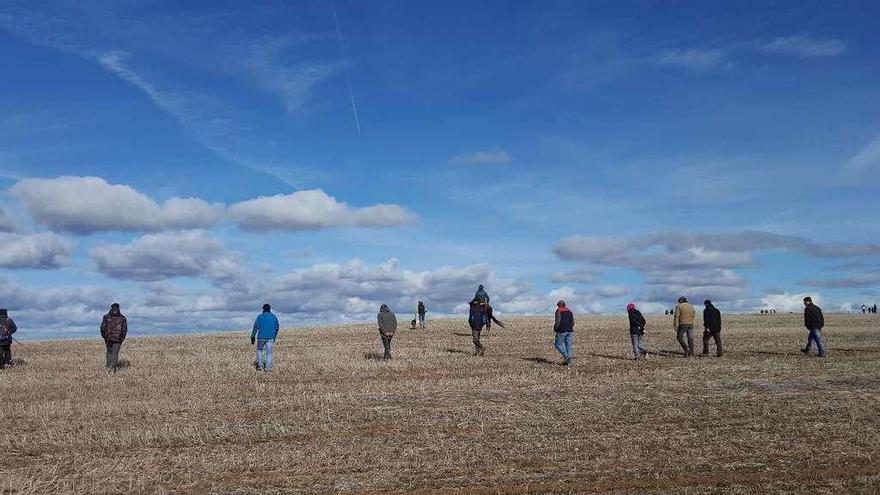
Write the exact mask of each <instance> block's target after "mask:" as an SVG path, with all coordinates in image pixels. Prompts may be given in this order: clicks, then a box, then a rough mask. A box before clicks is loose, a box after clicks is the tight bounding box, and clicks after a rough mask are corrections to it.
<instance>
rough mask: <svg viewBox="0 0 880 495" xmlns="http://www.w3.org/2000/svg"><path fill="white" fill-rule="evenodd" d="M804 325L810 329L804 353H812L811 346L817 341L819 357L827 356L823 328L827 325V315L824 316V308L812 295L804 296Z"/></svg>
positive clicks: (802, 350)
mask: <svg viewBox="0 0 880 495" xmlns="http://www.w3.org/2000/svg"><path fill="white" fill-rule="evenodd" d="M804 326H805V327H807V330H809V331H810V335H809V336H808V337H807V346H806V347H804V348H803V349H801V352H803V353H804V354H807V355H809V354H810V347H812V344H813V342H815V343H816V349H817V350H818V351H819V357H825V356H827V355H828V354H827V352H826V351H825V342H823V341H822V329H823V328H824V327H825V317H824V316H822V310H821V309H820V308H819V306H816V305H815V304H813V299H812V298H810V297H805V298H804Z"/></svg>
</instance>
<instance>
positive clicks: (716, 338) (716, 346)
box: [712, 332, 724, 357]
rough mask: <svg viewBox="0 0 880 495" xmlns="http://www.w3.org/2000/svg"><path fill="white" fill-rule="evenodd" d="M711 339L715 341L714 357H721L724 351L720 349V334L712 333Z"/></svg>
mask: <svg viewBox="0 0 880 495" xmlns="http://www.w3.org/2000/svg"><path fill="white" fill-rule="evenodd" d="M712 337H713V338H714V339H715V350H716V351H717V352H716V353H715V355H716V356H718V357H721V355H722V354H724V351H723V350H722V347H721V332H715V333H713V334H712Z"/></svg>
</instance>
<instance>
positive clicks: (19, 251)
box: [0, 232, 74, 269]
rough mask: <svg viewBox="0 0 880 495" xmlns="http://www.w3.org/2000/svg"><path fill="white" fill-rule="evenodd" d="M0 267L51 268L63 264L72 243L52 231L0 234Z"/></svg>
mask: <svg viewBox="0 0 880 495" xmlns="http://www.w3.org/2000/svg"><path fill="white" fill-rule="evenodd" d="M0 246H3V249H0V267H3V268H37V269H51V268H58V267H60V266H61V265H63V264H64V263H65V262H66V261H67V260H68V258H69V257H70V254H71V253H72V252H73V249H74V247H73V245H72V244H71V243H70V242H68V241H66V240H65V239H64V238H62V237H60V236H58V235H56V234H52V233H46V232H44V233H39V234H0Z"/></svg>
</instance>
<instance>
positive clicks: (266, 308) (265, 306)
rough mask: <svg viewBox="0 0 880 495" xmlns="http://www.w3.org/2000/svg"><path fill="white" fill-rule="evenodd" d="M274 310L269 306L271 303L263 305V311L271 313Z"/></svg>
mask: <svg viewBox="0 0 880 495" xmlns="http://www.w3.org/2000/svg"><path fill="white" fill-rule="evenodd" d="M271 309H272V306H269V303H266V304H264V305H263V311H269V310H271Z"/></svg>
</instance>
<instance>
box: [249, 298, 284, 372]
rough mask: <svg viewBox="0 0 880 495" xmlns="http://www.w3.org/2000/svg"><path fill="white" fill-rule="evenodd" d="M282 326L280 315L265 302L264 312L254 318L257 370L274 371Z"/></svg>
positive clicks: (252, 339)
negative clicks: (276, 344) (274, 354)
mask: <svg viewBox="0 0 880 495" xmlns="http://www.w3.org/2000/svg"><path fill="white" fill-rule="evenodd" d="M280 328H281V325H280V324H279V323H278V317H277V316H275V314H274V313H272V306H271V305H269V304H264V305H263V312H262V313H260V315H259V316H257V319H256V320H254V328H253V330H251V345H253V344H254V343H255V341H256V345H257V370H263V371H265V372H269V371H272V366H273V359H274V356H273V349H274V347H275V339H277V338H278V330H279V329H280Z"/></svg>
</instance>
